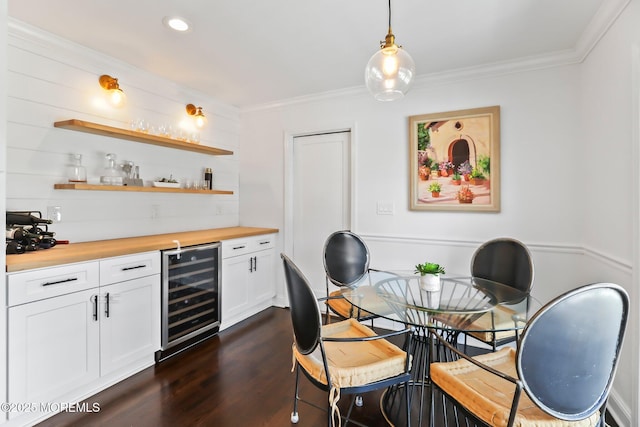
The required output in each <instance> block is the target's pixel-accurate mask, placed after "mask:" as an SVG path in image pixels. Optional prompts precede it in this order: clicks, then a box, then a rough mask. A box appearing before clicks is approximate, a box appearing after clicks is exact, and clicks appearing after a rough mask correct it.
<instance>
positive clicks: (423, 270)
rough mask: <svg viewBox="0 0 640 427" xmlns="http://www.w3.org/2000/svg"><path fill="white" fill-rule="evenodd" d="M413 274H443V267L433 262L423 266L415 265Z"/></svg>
mask: <svg viewBox="0 0 640 427" xmlns="http://www.w3.org/2000/svg"><path fill="white" fill-rule="evenodd" d="M414 273H419V274H420V275H421V276H424V275H425V274H444V267H442V266H441V265H440V264H436V263H434V262H425V263H424V264H418V265H416V271H414Z"/></svg>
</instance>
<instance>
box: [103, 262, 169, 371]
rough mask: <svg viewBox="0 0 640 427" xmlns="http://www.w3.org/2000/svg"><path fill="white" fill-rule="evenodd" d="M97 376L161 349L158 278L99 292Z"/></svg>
mask: <svg viewBox="0 0 640 427" xmlns="http://www.w3.org/2000/svg"><path fill="white" fill-rule="evenodd" d="M100 340H101V341H100V342H101V346H100V347H101V363H100V374H101V375H107V374H109V373H112V372H114V371H117V370H118V369H121V368H124V367H126V366H127V365H129V364H132V363H136V362H140V361H143V360H144V359H148V360H149V361H152V360H153V357H154V353H155V351H156V350H159V349H160V275H153V276H148V277H142V278H140V279H134V280H128V281H126V282H122V283H116V284H113V285H109V286H103V287H101V288H100Z"/></svg>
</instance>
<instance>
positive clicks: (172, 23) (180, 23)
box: [162, 16, 191, 33]
mask: <svg viewBox="0 0 640 427" xmlns="http://www.w3.org/2000/svg"><path fill="white" fill-rule="evenodd" d="M162 23H163V24H164V25H165V26H167V27H169V28H171V29H172V30H175V31H179V32H181V33H184V32H185V31H189V29H190V28H191V25H189V22H188V21H187V20H186V19H184V18H180V17H179V16H165V17H164V18H162Z"/></svg>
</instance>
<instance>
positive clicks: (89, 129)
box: [53, 119, 233, 156]
mask: <svg viewBox="0 0 640 427" xmlns="http://www.w3.org/2000/svg"><path fill="white" fill-rule="evenodd" d="M53 126H54V127H57V128H63V129H70V130H75V131H79V132H86V133H93V134H96V135H103V136H110V137H113V138H120V139H126V140H128V141H135V142H142V143H144V144H152V145H159V146H161V147H168V148H175V149H178V150H186V151H193V152H196V153H202V154H209V155H211V156H224V155H231V154H233V151H229V150H223V149H221V148H215V147H209V146H206V145H199V144H193V143H189V142H184V141H180V140H177V139H173V138H167V137H165V136H160V135H152V134H149V133H144V132H136V131H132V130H127V129H121V128H116V127H112V126H107V125H101V124H98V123H92V122H85V121H83V120H78V119H71V120H63V121H60V122H55V123H54V124H53Z"/></svg>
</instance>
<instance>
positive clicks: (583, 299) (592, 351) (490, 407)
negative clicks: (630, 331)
mask: <svg viewBox="0 0 640 427" xmlns="http://www.w3.org/2000/svg"><path fill="white" fill-rule="evenodd" d="M628 314H629V296H628V294H627V293H626V291H625V290H624V289H623V288H621V287H620V286H618V285H615V284H611V283H596V284H591V285H586V286H582V287H579V288H576V289H574V290H571V291H569V292H566V293H564V294H562V295H560V296H559V297H557V298H555V299H554V300H552V301H551V302H549V303H547V304H546V305H545V306H543V307H542V308H541V309H540V310H539V311H538V312H537V313H536V314H535V315H534V316H533V317H532V318H531V319H530V321H529V322H528V323H527V326H526V327H525V329H524V331H523V333H522V336H521V337H520V340H519V341H520V342H519V345H518V348H517V350H516V349H514V348H511V347H505V348H502V349H500V350H498V351H496V352H490V353H487V354H484V355H480V356H475V357H470V356H468V355H466V354H465V353H463V352H461V351H459V350H458V349H457V348H455V347H454V346H452V345H451V344H450V343H448V342H447V341H446V340H444V339H442V338H440V337H439V336H438V335H435V338H436V341H435V342H436V343H437V345H436V347H437V349H438V351H437V353H436V355H437V357H438V360H440V362H436V363H432V364H431V367H430V378H431V381H432V383H431V384H432V386H433V387H432V395H431V404H432V408H435V403H436V396H439V397H440V398H441V399H440V402H441V403H442V405H441V407H439V408H438V409H440V410H442V412H443V414H444V417H445V420H449V422H452V423H454V422H455V425H460V424H462V425H465V426H469V425H474V424H473V423H476V424H475V425H481V426H499V427H503V426H507V427H511V426H514V425H515V426H520V427H528V426H542V425H544V426H545V427H554V426H558V427H559V426H601V427H603V426H604V425H605V423H604V415H605V410H606V405H607V399H608V396H609V391H610V389H611V384H612V381H613V378H614V375H615V372H616V367H617V365H618V358H619V355H620V348H621V346H622V341H623V338H624V333H625V329H626V325H627V318H628ZM523 390H524V392H525V393H522V391H523ZM434 412H435V410H434V411H432V413H434ZM434 423H435V419H434V418H433V417H432V418H431V426H432V427H433V426H434ZM445 425H449V424H445Z"/></svg>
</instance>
